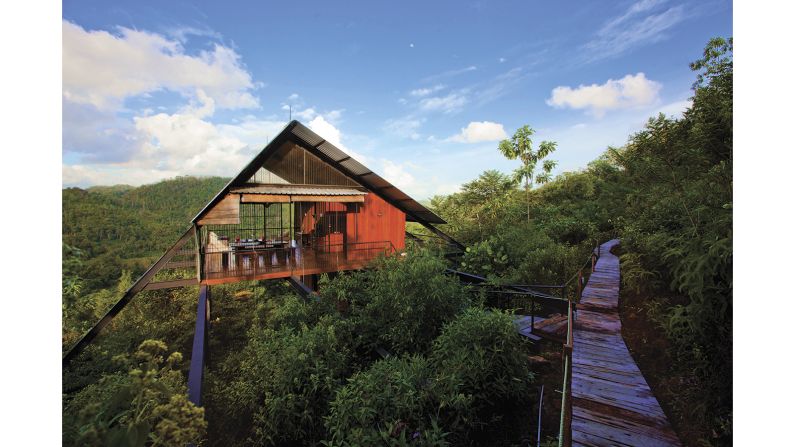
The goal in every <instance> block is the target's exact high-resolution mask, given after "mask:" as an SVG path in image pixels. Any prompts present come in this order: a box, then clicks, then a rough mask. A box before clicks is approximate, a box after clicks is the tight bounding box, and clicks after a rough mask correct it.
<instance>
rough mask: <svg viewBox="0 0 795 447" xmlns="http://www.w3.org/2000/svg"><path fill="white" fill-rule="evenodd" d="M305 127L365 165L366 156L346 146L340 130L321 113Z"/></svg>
mask: <svg viewBox="0 0 795 447" xmlns="http://www.w3.org/2000/svg"><path fill="white" fill-rule="evenodd" d="M338 112H339V111H338ZM307 127H309V128H310V129H312V131H314V132H315V133H316V134H318V135H320V136H321V137H322V138H323V139H324V140H326V141H328V142H329V143H331V144H333V145H334V146H337V148H339V149H340V150H341V151H343V152H345V153H346V154H348V155H350V156H351V157H353V158H355V159H356V160H357V161H358V162H360V163H362V164H365V165H366V164H367V161H368V159H367V157H366V156H364V155H362V154H360V153H358V152H356V151H354V150H351V149H349V148H348V147H346V146H345V144H343V142H342V139H343V135H342V132H340V130H339V129H337V127H336V126H334V125H333V124H332V123H330V122H329V120H327V119H326V118H325V117H324V116H323V115H318V116H316V117H315V118H314V119H313V120H312V121H310V122H309V123H308V124H307Z"/></svg>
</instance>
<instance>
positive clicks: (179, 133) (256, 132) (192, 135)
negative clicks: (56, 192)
mask: <svg viewBox="0 0 795 447" xmlns="http://www.w3.org/2000/svg"><path fill="white" fill-rule="evenodd" d="M198 98H199V102H192V103H191V104H189V105H187V106H186V107H184V108H183V109H182V110H180V111H179V112H177V113H174V114H167V113H158V114H155V115H143V116H137V117H135V118H133V123H134V127H133V129H132V130H130V131H129V133H130V134H132V135H135V136H136V140H135V143H136V144H135V145H133V146H131V147H129V150H128V153H127V154H125V155H126V156H125V157H122V158H120V159H119V160H118V161H113V160H111V161H110V162H109V163H100V164H92V163H90V162H91V161H92V159H88V160H87V161H88V162H89V163H84V162H80V163H76V164H72V165H64V166H63V168H62V174H63V182H64V184H65V185H79V186H89V185H94V184H119V183H127V184H132V185H140V184H144V183H150V182H154V181H158V180H162V179H165V178H171V177H174V176H177V175H199V176H204V175H219V176H225V177H230V176H233V175H235V174H236V173H237V172H238V171H239V170H240V169H241V168H242V167H243V166H245V164H246V163H247V162H248V161H249V160H250V159H251V157H253V156H254V154H256V153H257V152H258V151H259V150H261V149H262V148H263V147H264V146H265V144H266V142H267V140H268V139H269V138H272V137H274V136H275V135H276V134H277V133H278V132H279V131H280V130H281V129H282V128H283V127H284V125H285V123H284V122H279V121H267V120H257V119H254V118H252V117H249V118H246V119H244V120H243V121H242V122H241V123H237V124H218V125H216V124H213V123H211V122H210V121H208V120H207V118H208V117H209V116H211V115H212V114H213V112H214V101H213V99H212V98H210V97H208V96H206V95H203V94H202V93H201V91H199V94H198Z"/></svg>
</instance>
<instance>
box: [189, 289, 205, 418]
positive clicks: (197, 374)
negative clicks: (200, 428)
mask: <svg viewBox="0 0 795 447" xmlns="http://www.w3.org/2000/svg"><path fill="white" fill-rule="evenodd" d="M209 325H210V286H201V288H200V289H199V305H198V307H197V309H196V332H195V333H194V334H193V350H192V351H191V355H190V371H189V372H188V399H190V401H191V402H193V403H194V404H196V406H201V404H202V378H203V377H204V357H205V353H206V350H207V335H208V326H209Z"/></svg>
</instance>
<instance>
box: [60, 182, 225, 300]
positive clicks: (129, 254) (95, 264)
mask: <svg viewBox="0 0 795 447" xmlns="http://www.w3.org/2000/svg"><path fill="white" fill-rule="evenodd" d="M228 181H229V179H226V178H221V177H206V178H196V177H177V178H175V179H171V180H165V181H162V182H159V183H155V184H151V185H144V186H140V187H137V188H134V187H131V186H127V185H119V186H95V187H91V188H88V189H80V188H66V189H64V190H63V228H62V236H63V243H64V244H66V245H68V246H70V247H74V248H77V249H79V250H81V251H82V252H83V253H84V255H85V262H84V263H83V265H82V267H81V269H80V270H79V271H78V272H77V273H79V274H80V276H81V277H82V278H85V281H86V285H87V286H88V289H90V290H93V289H97V288H103V287H109V286H111V285H113V284H114V283H115V282H116V281H117V280H118V279H119V275H120V274H121V272H122V270H131V271H132V272H133V276H134V277H135V276H136V275H137V274H140V273H141V272H142V271H143V270H144V269H145V268H147V267H148V266H149V265H150V264H151V263H152V262H153V261H154V260H155V259H156V258H157V256H159V255H161V254H162V252H163V251H164V250H166V249H168V247H169V246H170V245H171V244H173V243H174V242H175V241H176V239H177V238H178V237H179V236H180V234H181V233H182V232H183V231H184V230H185V228H187V226H188V225H189V224H190V221H191V219H192V218H193V217H194V216H195V215H196V213H198V212H199V210H201V208H202V207H203V206H204V205H205V204H206V203H207V202H208V201H209V200H210V199H212V197H213V196H214V195H215V194H216V193H218V191H219V190H220V189H221V188H223V186H224V185H226V183H227V182H228Z"/></svg>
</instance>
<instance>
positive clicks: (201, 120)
mask: <svg viewBox="0 0 795 447" xmlns="http://www.w3.org/2000/svg"><path fill="white" fill-rule="evenodd" d="M731 35H732V4H731V2H726V1H707V2H682V1H676V0H668V1H666V0H646V1H644V0H641V1H611V2H599V1H587V2H585V1H581V2H540V1H539V2H530V1H512V2H488V3H487V2H441V1H439V2H427V1H426V2H390V3H387V2H373V1H370V2H361V3H355V2H328V1H326V2H316V3H308V2H292V3H291V4H288V2H280V3H274V4H266V2H223V3H222V2H191V3H188V2H180V1H172V2H147V1H135V2H114V3H113V4H112V5H111V4H110V3H109V2H106V1H69V0H65V1H64V2H63V166H62V172H63V184H64V185H65V186H74V185H76V186H90V185H95V184H118V183H127V184H133V185H138V184H143V183H151V182H155V181H158V180H161V179H164V178H170V177H174V176H176V175H223V176H232V175H234V174H235V173H236V172H237V171H238V170H239V169H240V168H242V166H243V165H244V164H245V163H246V162H247V161H248V160H249V159H250V158H251V157H252V156H253V155H254V154H255V153H256V152H257V151H258V150H260V149H261V148H262V147H263V146H264V145H265V143H266V141H267V139H268V138H271V137H273V136H274V135H275V134H276V133H277V132H278V131H279V130H280V129H281V128H282V127H283V126H284V125H285V124H286V122H287V121H288V115H289V111H288V109H289V108H290V107H292V111H293V112H292V116H293V118H294V119H299V120H301V121H302V122H304V123H305V124H307V125H309V126H310V127H312V128H313V129H314V130H315V131H316V132H318V133H319V134H320V135H321V136H323V137H324V138H326V139H327V140H329V141H332V142H335V143H336V144H337V145H338V146H340V147H341V148H343V149H344V150H346V151H348V152H350V153H351V154H353V155H354V156H355V157H357V158H359V159H360V161H362V162H363V163H364V164H365V165H367V166H368V167H370V168H371V169H373V170H375V171H376V172H379V173H380V174H382V175H383V176H385V177H386V178H387V179H389V180H390V181H392V182H393V183H395V184H396V185H397V186H399V187H400V188H402V189H404V190H405V191H406V192H407V193H409V194H411V195H413V196H415V197H416V198H418V199H423V198H427V197H430V196H432V195H434V194H443V193H449V192H453V191H455V190H456V189H457V188H458V187H459V186H460V185H461V184H462V183H464V182H466V181H469V180H472V179H473V178H475V177H476V176H477V175H479V174H480V173H481V172H482V171H484V170H486V169H499V170H502V171H504V172H510V171H511V170H512V169H513V168H514V167H516V163H518V162H516V161H509V160H505V159H504V158H502V156H501V155H500V153H499V152H498V151H497V143H498V141H499V140H500V139H502V138H504V137H506V136H508V135H510V134H512V133H513V131H514V130H515V129H516V128H518V127H520V126H521V125H523V124H529V125H530V126H531V127H533V128H534V129H535V130H536V132H537V133H536V136H535V141H536V143H538V142H540V141H542V140H552V141H556V142H557V143H558V149H557V151H556V152H555V153H554V154H553V157H552V158H553V159H556V160H557V161H558V162H559V166H558V168H557V172H562V171H570V170H576V169H579V168H582V167H584V166H585V165H586V164H587V163H588V162H589V161H591V160H593V159H594V158H596V157H597V156H599V154H601V153H602V152H603V151H604V150H605V149H606V147H607V146H608V145H622V144H623V143H625V142H626V139H627V137H628V136H629V135H630V134H631V133H632V132H634V131H637V130H639V129H640V128H641V127H642V126H643V123H644V122H645V121H646V119H647V118H648V117H650V116H652V115H654V114H656V113H659V112H663V113H666V114H668V115H674V116H676V115H677V114H679V113H681V111H682V110H683V109H684V108H685V107H687V104H688V98H689V97H690V95H691V91H690V85H691V84H692V82H693V81H694V75H693V73H692V72H691V71H690V70H689V68H688V63H689V62H691V61H693V60H695V59H697V58H698V57H699V56H700V54H701V51H702V49H703V47H704V45H705V44H706V42H707V40H708V39H709V38H710V37H713V36H731Z"/></svg>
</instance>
